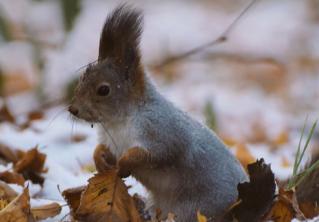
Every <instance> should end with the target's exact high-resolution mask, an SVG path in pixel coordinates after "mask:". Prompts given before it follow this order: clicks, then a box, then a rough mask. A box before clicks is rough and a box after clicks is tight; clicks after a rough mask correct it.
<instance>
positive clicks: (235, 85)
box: [0, 0, 319, 197]
mask: <svg viewBox="0 0 319 222" xmlns="http://www.w3.org/2000/svg"><path fill="white" fill-rule="evenodd" d="M120 2H122V1H111V0H0V94H1V101H0V105H1V106H2V108H1V112H0V122H1V123H0V143H3V144H6V145H10V146H13V147H19V148H22V149H28V148H30V147H32V146H34V145H36V144H38V145H39V146H40V147H44V148H43V152H45V153H46V154H47V155H48V160H49V163H48V164H49V165H50V164H51V165H50V166H52V167H54V169H55V171H56V172H63V173H64V174H65V172H67V171H68V172H70V173H69V175H67V176H65V177H62V178H60V179H59V177H57V176H56V174H57V173H54V174H53V173H52V170H51V173H50V171H49V174H48V176H47V179H48V180H47V181H48V182H46V183H47V185H46V183H45V186H44V187H45V189H44V191H43V190H42V191H41V192H42V195H43V196H45V195H46V196H47V197H50V195H51V196H52V195H53V194H52V193H54V192H55V194H56V193H57V191H54V192H52V189H53V188H52V187H55V186H56V184H57V183H59V184H63V185H64V186H65V187H68V186H72V185H74V184H77V185H78V183H79V182H78V181H79V179H78V178H82V177H80V176H79V175H84V176H83V178H84V179H82V180H81V182H82V181H85V179H86V177H85V175H86V174H85V172H84V171H85V170H83V169H84V168H85V167H84V166H86V165H87V164H90V163H91V162H92V158H91V153H92V150H93V149H94V147H95V145H96V144H97V140H96V135H95V130H94V129H91V128H90V127H89V126H87V125H85V124H81V123H74V122H72V121H71V120H70V119H69V118H68V114H67V112H66V110H65V107H66V104H67V103H68V101H69V100H70V98H71V92H72V88H73V87H74V83H75V81H76V79H77V78H78V77H79V76H80V75H81V73H82V72H83V71H84V70H85V66H86V65H87V64H88V63H90V62H93V61H95V60H96V59H97V53H98V43H99V35H100V31H101V28H102V25H103V23H104V21H105V18H106V16H107V14H108V12H110V11H111V10H112V9H113V8H114V7H116V5H118V4H119V3H120ZM126 2H128V3H130V4H132V5H134V6H135V7H137V8H141V9H143V11H144V14H145V17H144V19H145V22H144V33H143V37H142V41H141V48H142V55H143V60H144V64H145V66H146V68H147V72H148V74H149V75H151V76H152V77H153V79H154V81H155V83H156V84H157V85H158V88H159V90H160V91H161V92H162V93H163V94H164V95H165V96H167V97H168V98H169V99H170V100H171V101H173V102H174V103H175V104H177V106H178V107H181V108H182V109H183V110H186V111H187V112H189V113H190V114H191V115H192V116H194V118H196V119H198V120H199V121H201V122H204V123H206V124H207V125H208V126H209V127H210V128H212V129H214V130H215V131H216V133H217V134H218V135H219V136H220V137H221V138H222V139H223V140H224V141H225V143H226V144H227V145H229V146H230V149H231V150H232V152H234V153H235V154H236V156H237V157H238V158H239V159H240V160H241V162H242V163H243V165H246V164H247V163H250V162H253V161H254V160H255V159H256V158H260V157H264V158H265V160H266V162H268V163H272V167H273V169H274V171H275V173H276V176H277V177H279V178H283V179H284V178H287V177H288V176H289V175H290V174H291V168H292V165H293V161H294V155H295V151H296V149H297V145H298V141H299V139H300V135H301V129H302V127H303V125H304V123H305V118H306V116H307V115H308V116H309V118H308V122H307V126H306V132H308V131H309V129H310V126H311V124H312V123H313V122H314V120H315V119H317V118H318V117H319V1H318V0H303V1H300V0H281V1H278V0H259V1H257V2H256V3H255V4H254V5H253V6H252V7H251V8H250V9H249V10H248V11H247V12H246V13H245V15H244V16H243V17H242V18H241V19H240V20H239V21H238V23H236V25H235V26H233V27H232V29H231V30H230V32H228V34H227V39H226V41H224V42H222V43H219V44H215V45H213V46H211V47H204V48H203V49H202V50H200V51H199V52H198V53H195V54H193V55H191V56H188V57H186V58H182V59H179V60H175V59H174V58H175V57H176V55H179V54H181V53H185V52H188V51H190V50H192V49H193V48H194V47H198V46H201V45H203V44H205V43H208V42H211V41H213V40H214V39H216V38H218V37H219V36H220V35H221V33H223V32H224V31H225V30H226V29H227V28H228V27H229V25H230V24H231V23H232V22H233V21H234V20H235V19H236V18H237V17H238V16H239V14H240V13H241V12H242V10H243V9H244V8H245V7H246V6H247V5H248V4H249V3H250V1H248V0H200V1H199V0H187V1H182V0H181V1H177V0H161V1H147V0H137V1H126ZM83 67H84V68H83ZM35 112H38V116H37V117H38V118H31V120H32V121H29V122H28V121H26V118H28V116H29V117H30V115H31V114H33V115H35ZM29 119H30V118H29ZM26 123H27V124H26ZM311 148H312V151H311V152H314V151H315V150H316V149H318V150H319V133H318V131H316V133H315V135H314V137H313V139H312V143H311ZM311 152H310V151H309V155H310V153H311ZM79 166H80V168H81V169H80V170H79V169H78V168H79ZM83 172H84V173H83ZM60 176H61V175H60ZM50 178H51V180H50ZM66 178H67V179H66ZM72 178H73V179H72ZM76 178H77V179H76ZM71 180H74V181H73V182H71ZM50 181H51V182H50ZM48 186H49V187H50V186H51V188H52V189H51V190H50V189H49V188H47V192H46V187H48ZM58 195H59V194H58V193H57V194H56V196H58ZM53 196H54V195H53ZM54 197H55V196H54Z"/></svg>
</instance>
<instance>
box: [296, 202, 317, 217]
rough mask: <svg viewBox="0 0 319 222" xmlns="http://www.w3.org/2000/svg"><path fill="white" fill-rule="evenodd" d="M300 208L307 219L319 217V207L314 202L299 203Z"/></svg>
mask: <svg viewBox="0 0 319 222" xmlns="http://www.w3.org/2000/svg"><path fill="white" fill-rule="evenodd" d="M299 208H300V210H301V211H302V213H303V214H304V215H305V217H306V218H308V219H312V218H314V217H316V216H318V215H319V206H318V205H317V203H313V202H303V203H299Z"/></svg>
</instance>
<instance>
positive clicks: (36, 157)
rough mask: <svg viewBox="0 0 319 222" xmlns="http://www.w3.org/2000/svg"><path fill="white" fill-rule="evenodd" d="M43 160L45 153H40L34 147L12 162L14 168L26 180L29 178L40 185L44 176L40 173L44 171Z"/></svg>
mask: <svg viewBox="0 0 319 222" xmlns="http://www.w3.org/2000/svg"><path fill="white" fill-rule="evenodd" d="M45 160H46V155H45V154H43V153H40V152H39V151H38V149H37V147H35V148H33V149H31V150H28V151H27V152H26V153H23V154H22V157H21V159H19V160H18V162H16V163H15V164H14V170H15V172H17V173H21V174H22V175H23V176H24V178H25V179H26V180H28V179H30V180H31V181H32V182H33V183H37V184H40V185H42V184H43V182H44V178H43V177H42V176H41V175H40V174H41V173H44V172H46V170H45V169H44V162H45Z"/></svg>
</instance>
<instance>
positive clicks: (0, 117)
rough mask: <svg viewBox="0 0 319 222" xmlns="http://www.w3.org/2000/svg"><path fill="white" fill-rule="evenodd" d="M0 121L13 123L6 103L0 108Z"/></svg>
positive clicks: (12, 117)
mask: <svg viewBox="0 0 319 222" xmlns="http://www.w3.org/2000/svg"><path fill="white" fill-rule="evenodd" d="M0 122H9V123H13V124H14V123H15V118H14V116H13V114H12V113H11V111H10V109H9V108H8V106H7V105H6V104H4V105H3V106H2V107H1V109H0Z"/></svg>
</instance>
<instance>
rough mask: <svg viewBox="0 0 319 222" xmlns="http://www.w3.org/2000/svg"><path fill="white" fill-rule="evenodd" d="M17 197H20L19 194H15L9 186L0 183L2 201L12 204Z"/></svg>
mask: <svg viewBox="0 0 319 222" xmlns="http://www.w3.org/2000/svg"><path fill="white" fill-rule="evenodd" d="M16 196H18V194H17V192H15V191H14V190H13V189H12V188H11V187H10V186H9V185H8V184H6V183H4V182H2V181H0V199H2V200H8V201H9V202H11V201H12V200H13V199H14V198H16Z"/></svg>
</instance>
